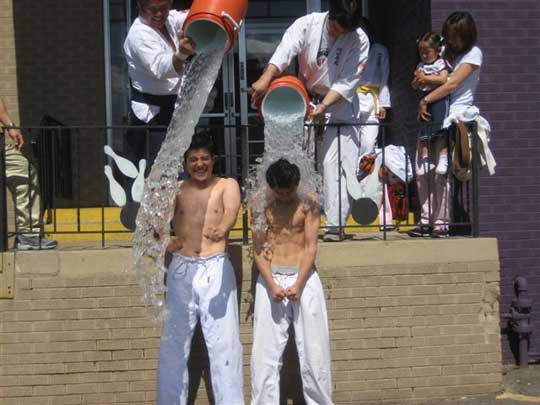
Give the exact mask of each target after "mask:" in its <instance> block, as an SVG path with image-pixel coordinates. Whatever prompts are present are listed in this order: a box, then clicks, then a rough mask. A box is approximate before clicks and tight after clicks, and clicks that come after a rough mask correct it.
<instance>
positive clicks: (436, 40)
mask: <svg viewBox="0 0 540 405" xmlns="http://www.w3.org/2000/svg"><path fill="white" fill-rule="evenodd" d="M422 42H425V43H427V44H428V46H429V47H430V48H433V49H436V50H438V51H439V52H440V50H441V48H442V47H443V45H444V39H443V36H442V35H441V34H438V33H436V32H433V31H429V32H426V33H425V34H424V35H422V36H421V37H420V38H418V39H417V40H416V45H420V43H422Z"/></svg>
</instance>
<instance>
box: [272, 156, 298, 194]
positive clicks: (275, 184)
mask: <svg viewBox="0 0 540 405" xmlns="http://www.w3.org/2000/svg"><path fill="white" fill-rule="evenodd" d="M266 182H267V183H268V185H269V186H270V188H271V189H275V188H287V189H290V188H293V187H297V186H298V184H300V169H298V166H296V165H295V164H294V163H291V162H289V161H288V160H287V159H279V160H276V161H275V162H274V163H272V164H271V165H270V166H268V169H267V170H266Z"/></svg>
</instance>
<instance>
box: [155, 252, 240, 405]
mask: <svg viewBox="0 0 540 405" xmlns="http://www.w3.org/2000/svg"><path fill="white" fill-rule="evenodd" d="M166 305H167V311H168V314H167V317H166V319H165V321H164V325H163V333H162V335H161V342H160V348H159V365H158V390H157V391H158V392H157V404H158V405H185V404H186V401H187V398H188V369H187V362H188V358H189V353H190V349H191V340H192V338H193V332H194V330H195V326H196V325H197V321H198V320H199V319H200V321H201V326H202V331H203V335H204V340H205V342H206V347H207V348H208V357H209V359H210V374H211V377H212V390H213V393H214V399H215V401H216V405H243V404H244V399H243V390H242V387H243V379H242V345H241V344H240V332H239V316H238V302H237V294H236V278H235V274H234V270H233V267H232V265H231V262H230V261H229V257H228V255H227V254H226V253H220V254H216V255H213V256H209V257H188V256H183V255H180V254H174V255H173V260H172V262H171V264H170V266H169V271H168V273H167V302H166Z"/></svg>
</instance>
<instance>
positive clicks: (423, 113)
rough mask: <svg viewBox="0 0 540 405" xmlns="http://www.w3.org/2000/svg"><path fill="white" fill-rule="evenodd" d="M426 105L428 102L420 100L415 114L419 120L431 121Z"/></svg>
mask: <svg viewBox="0 0 540 405" xmlns="http://www.w3.org/2000/svg"><path fill="white" fill-rule="evenodd" d="M427 107H428V104H427V103H426V102H425V101H424V99H422V100H420V103H419V104H418V115H417V118H418V120H419V121H431V114H430V113H429V112H428V110H427Z"/></svg>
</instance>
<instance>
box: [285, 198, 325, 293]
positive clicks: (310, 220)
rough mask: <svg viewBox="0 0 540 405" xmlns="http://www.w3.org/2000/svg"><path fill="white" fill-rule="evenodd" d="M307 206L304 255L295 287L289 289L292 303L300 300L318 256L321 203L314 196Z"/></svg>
mask: <svg viewBox="0 0 540 405" xmlns="http://www.w3.org/2000/svg"><path fill="white" fill-rule="evenodd" d="M307 204H308V208H307V212H306V219H305V221H304V232H305V235H304V254H303V256H302V258H301V259H300V267H299V269H298V278H297V279H296V282H295V283H294V285H293V286H292V287H290V288H288V289H287V297H288V298H289V299H290V300H291V301H297V300H299V299H300V296H301V295H302V290H303V289H304V286H305V284H306V281H307V279H308V277H309V274H310V272H311V270H313V267H314V266H315V257H316V256H317V241H318V237H319V226H320V224H321V214H320V208H319V201H318V199H317V197H316V196H312V197H311V200H310V201H309V202H307Z"/></svg>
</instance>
